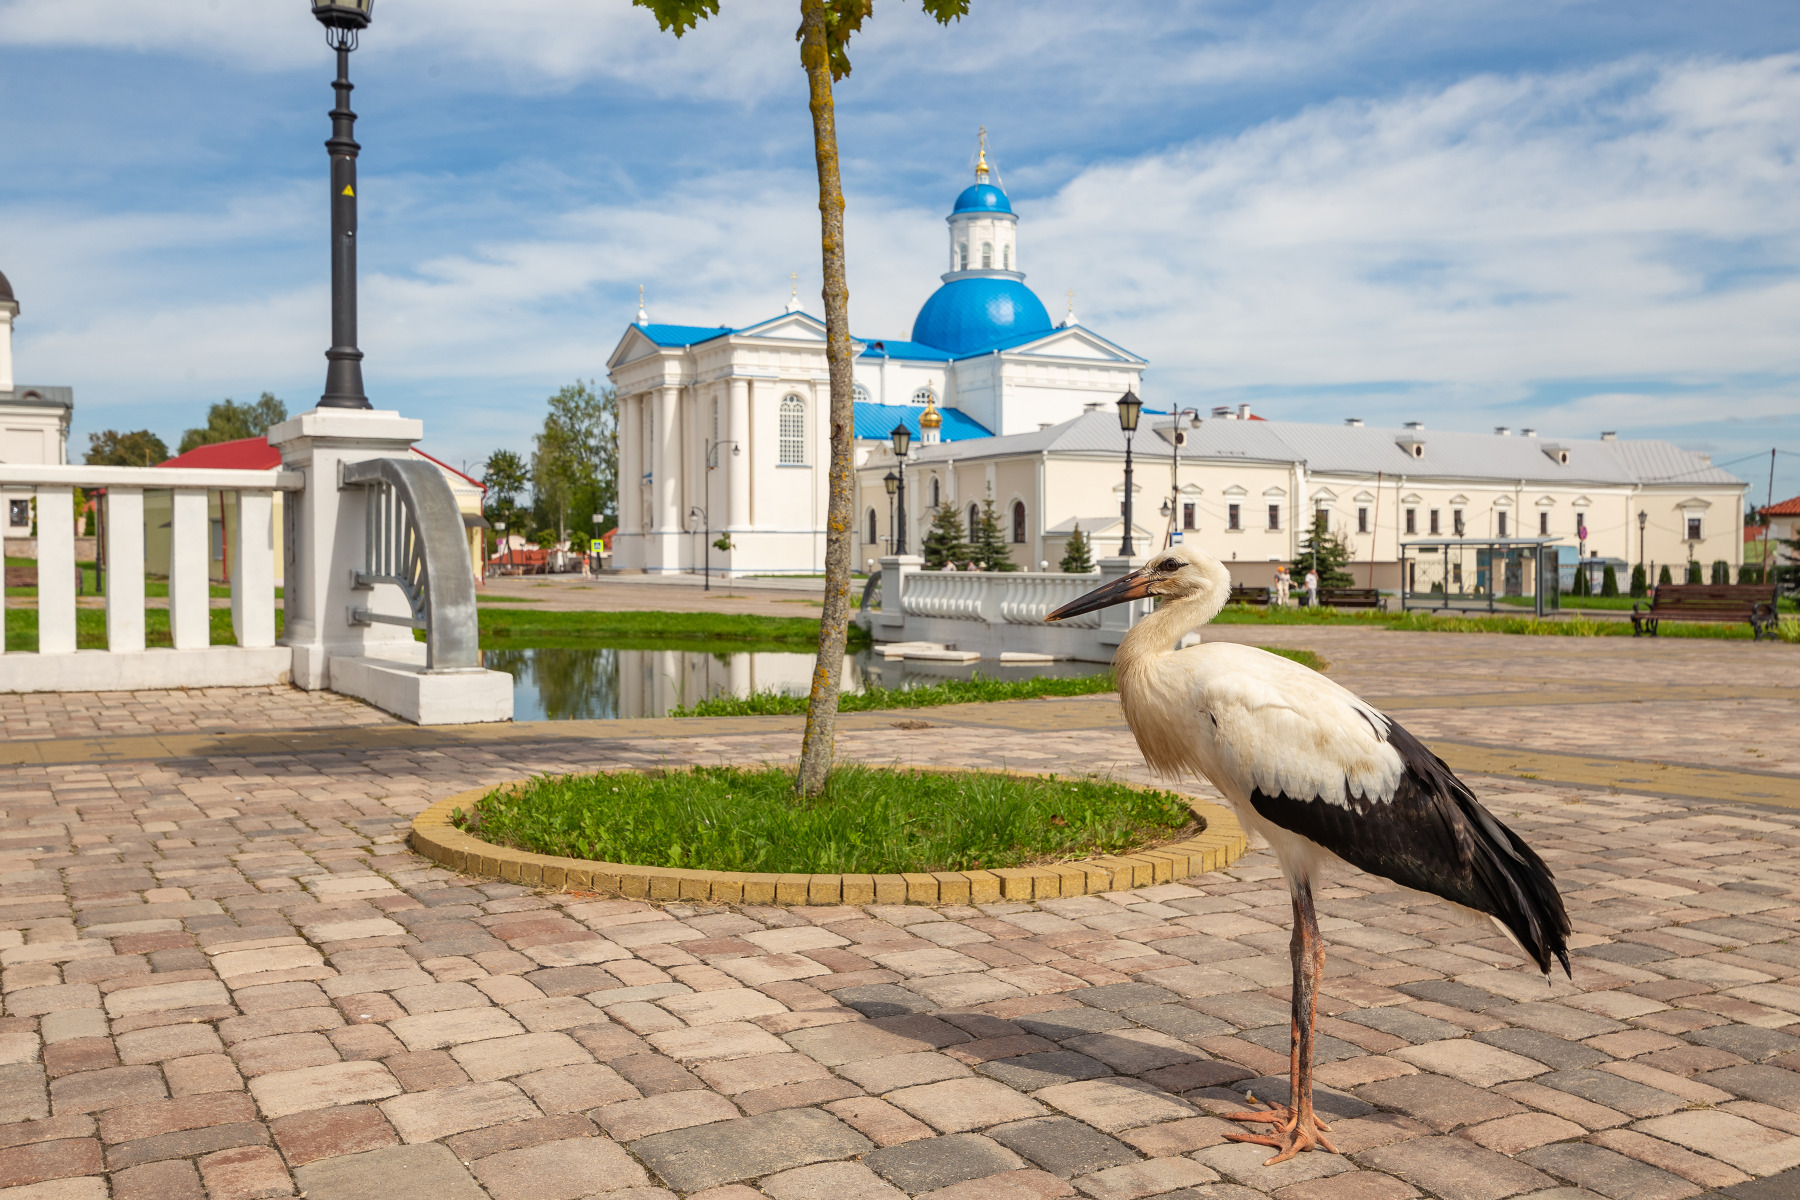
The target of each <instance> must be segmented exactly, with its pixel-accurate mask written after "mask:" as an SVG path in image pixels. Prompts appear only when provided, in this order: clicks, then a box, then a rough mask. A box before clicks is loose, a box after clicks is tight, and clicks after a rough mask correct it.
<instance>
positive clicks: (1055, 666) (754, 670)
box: [482, 647, 1097, 721]
mask: <svg viewBox="0 0 1800 1200" xmlns="http://www.w3.org/2000/svg"><path fill="white" fill-rule="evenodd" d="M813 660H814V656H813V655H812V654H810V653H780V652H763V651H751V652H745V651H738V650H726V649H721V650H717V651H708V650H694V649H684V650H620V649H614V648H611V647H594V648H583V649H575V650H571V649H542V650H484V651H482V661H483V663H484V664H485V665H486V666H487V667H489V668H490V669H492V670H495V671H505V672H506V673H507V674H508V675H511V676H512V677H513V719H514V720H515V721H546V720H548V721H578V720H587V719H592V718H611V717H661V716H666V715H667V714H668V711H669V710H670V709H671V708H676V707H679V706H682V705H688V704H693V703H695V702H696V701H699V700H703V699H705V698H706V697H708V696H719V695H725V694H732V695H738V696H747V695H749V694H750V693H751V692H756V691H783V692H790V693H794V694H804V693H805V692H806V691H807V690H808V689H809V688H810V687H811V686H812V671H813ZM1096 669H1097V668H1096V667H1095V666H1094V664H1092V663H1077V662H1054V663H1030V664H1014V663H1006V664H1002V663H988V662H982V663H967V664H963V663H936V662H918V661H913V662H907V661H903V660H901V659H891V660H890V659H886V658H883V657H882V656H881V655H879V654H877V653H875V652H874V651H872V650H859V651H857V652H856V653H854V654H851V655H847V656H846V657H845V659H844V684H843V686H844V689H845V690H846V691H850V690H854V689H856V688H860V687H861V686H862V685H863V681H864V680H865V679H867V680H871V681H873V682H874V683H877V684H880V685H881V686H883V687H909V686H914V685H917V684H921V683H934V682H937V681H939V680H943V679H968V678H970V677H972V676H973V675H974V674H975V673H976V672H977V671H979V672H980V673H981V675H982V677H983V678H985V679H1030V678H1034V677H1037V676H1041V675H1050V676H1056V677H1067V676H1076V675H1092V674H1094V673H1095V671H1096Z"/></svg>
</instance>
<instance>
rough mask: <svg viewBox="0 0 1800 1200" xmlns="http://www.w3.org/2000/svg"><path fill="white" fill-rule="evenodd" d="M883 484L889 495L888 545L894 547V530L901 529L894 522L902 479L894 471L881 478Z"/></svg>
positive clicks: (896, 552)
mask: <svg viewBox="0 0 1800 1200" xmlns="http://www.w3.org/2000/svg"><path fill="white" fill-rule="evenodd" d="M881 484H882V486H883V487H885V488H887V494H888V545H889V546H892V545H893V544H894V530H895V529H898V528H899V526H898V525H897V524H896V523H895V521H894V497H895V496H896V495H898V494H899V492H900V477H899V476H898V475H896V474H894V473H893V472H892V471H889V472H888V473H887V474H886V475H883V476H882V477H881ZM894 553H895V554H898V553H900V552H899V551H898V550H896V551H894Z"/></svg>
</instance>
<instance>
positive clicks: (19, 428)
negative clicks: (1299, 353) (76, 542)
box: [0, 275, 75, 554]
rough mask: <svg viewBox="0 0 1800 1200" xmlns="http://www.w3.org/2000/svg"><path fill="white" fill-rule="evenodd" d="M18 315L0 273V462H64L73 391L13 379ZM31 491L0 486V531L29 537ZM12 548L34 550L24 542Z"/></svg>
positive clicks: (13, 298)
mask: <svg viewBox="0 0 1800 1200" xmlns="http://www.w3.org/2000/svg"><path fill="white" fill-rule="evenodd" d="M18 315H19V301H18V299H17V297H15V296H14V295H13V290H12V284H11V283H9V282H7V279H6V276H5V275H0V463H12V464H18V465H21V466H34V467H35V466H45V465H61V464H62V463H65V462H67V461H68V441H69V418H70V417H71V416H72V415H73V414H74V411H75V395H74V392H73V391H72V390H71V389H69V388H66V387H50V386H46V385H42V384H37V385H32V384H15V383H14V382H13V354H12V332H13V320H14V319H15V318H16V317H17V316H18ZM31 495H32V493H31V489H29V488H20V489H14V490H7V489H4V488H0V535H3V536H4V537H6V538H29V537H30V536H31ZM14 549H15V550H18V551H19V552H21V553H35V552H34V551H31V550H30V548H29V547H28V546H18V547H14ZM12 552H13V551H12V550H9V551H8V553H9V554H10V553H12Z"/></svg>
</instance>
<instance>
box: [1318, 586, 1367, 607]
mask: <svg viewBox="0 0 1800 1200" xmlns="http://www.w3.org/2000/svg"><path fill="white" fill-rule="evenodd" d="M1319 604H1320V605H1321V606H1322V607H1325V608H1380V607H1381V589H1380V588H1320V589H1319Z"/></svg>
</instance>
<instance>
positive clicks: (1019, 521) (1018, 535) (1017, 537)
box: [1012, 500, 1025, 542]
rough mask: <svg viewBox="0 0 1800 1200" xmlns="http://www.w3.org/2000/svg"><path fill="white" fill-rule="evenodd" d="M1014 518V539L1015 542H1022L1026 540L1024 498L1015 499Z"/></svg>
mask: <svg viewBox="0 0 1800 1200" xmlns="http://www.w3.org/2000/svg"><path fill="white" fill-rule="evenodd" d="M1012 518H1013V536H1012V540H1013V541H1015V542H1022V541H1024V540H1025V502H1024V501H1023V500H1014V501H1013V512H1012Z"/></svg>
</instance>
